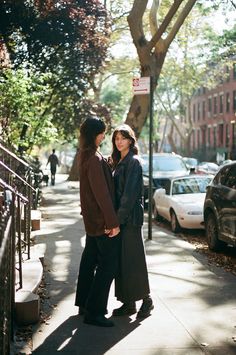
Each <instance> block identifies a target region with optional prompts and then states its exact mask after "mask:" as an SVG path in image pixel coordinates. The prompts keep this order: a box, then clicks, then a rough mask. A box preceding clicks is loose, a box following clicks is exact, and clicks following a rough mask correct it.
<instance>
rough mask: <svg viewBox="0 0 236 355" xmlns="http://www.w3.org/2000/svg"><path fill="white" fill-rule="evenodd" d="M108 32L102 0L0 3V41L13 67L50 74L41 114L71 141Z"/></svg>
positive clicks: (28, 71)
mask: <svg viewBox="0 0 236 355" xmlns="http://www.w3.org/2000/svg"><path fill="white" fill-rule="evenodd" d="M109 33H110V23H109V20H108V16H107V13H106V11H105V9H104V7H103V5H102V4H101V3H100V2H99V1H98V0H90V1H84V0H68V1H64V0H58V1H53V0H35V1H29V0H17V1H16V0H4V1H1V3H0V39H1V41H2V43H4V45H5V46H6V48H7V52H8V54H9V56H10V63H9V65H10V66H11V68H12V70H13V69H14V70H15V69H18V68H21V69H22V68H23V70H25V73H26V75H28V76H30V75H35V74H36V73H37V75H38V76H40V75H42V74H46V77H44V80H45V84H47V85H49V87H50V93H49V94H48V95H46V96H45V97H44V98H42V100H43V101H44V105H45V110H44V112H43V114H44V117H45V116H46V115H49V116H50V119H51V121H52V123H53V124H55V125H56V126H57V127H58V128H59V129H60V131H61V133H62V134H64V135H65V136H67V137H70V136H72V135H74V134H75V130H76V127H78V125H79V124H80V121H81V118H82V117H81V115H80V110H81V107H82V106H83V98H84V97H85V96H86V93H87V91H88V89H89V87H90V83H91V82H92V81H93V79H94V76H95V74H96V73H97V72H98V70H99V69H100V68H101V66H102V64H103V61H104V59H105V57H106V53H107V47H108V35H109ZM33 73H35V74H33ZM2 74H4V73H3V72H2ZM4 77H5V78H6V75H5V74H4ZM91 105H93V103H91ZM86 107H87V108H88V110H89V111H90V110H91V106H90V107H88V105H86ZM95 108H96V107H95ZM93 109H94V108H93ZM86 113H87V112H86ZM86 113H85V114H86ZM1 116H3V115H2V114H1ZM49 116H48V117H49ZM37 119H40V117H37Z"/></svg>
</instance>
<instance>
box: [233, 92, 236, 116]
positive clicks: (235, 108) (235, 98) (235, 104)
mask: <svg viewBox="0 0 236 355" xmlns="http://www.w3.org/2000/svg"><path fill="white" fill-rule="evenodd" d="M233 108H234V112H236V90H234V92H233Z"/></svg>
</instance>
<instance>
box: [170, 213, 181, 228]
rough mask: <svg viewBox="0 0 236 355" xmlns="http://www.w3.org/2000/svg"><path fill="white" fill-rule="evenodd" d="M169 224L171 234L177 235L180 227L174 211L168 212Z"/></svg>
mask: <svg viewBox="0 0 236 355" xmlns="http://www.w3.org/2000/svg"><path fill="white" fill-rule="evenodd" d="M170 224H171V230H172V232H173V233H178V232H179V231H180V225H179V222H178V219H177V216H176V214H175V212H174V211H171V212H170Z"/></svg>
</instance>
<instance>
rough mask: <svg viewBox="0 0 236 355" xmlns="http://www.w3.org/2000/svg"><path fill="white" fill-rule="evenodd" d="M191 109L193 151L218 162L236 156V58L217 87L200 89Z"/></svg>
mask: <svg viewBox="0 0 236 355" xmlns="http://www.w3.org/2000/svg"><path fill="white" fill-rule="evenodd" d="M209 75H210V74H209ZM190 112H191V119H192V124H193V132H192V135H191V140H190V148H191V151H192V155H194V156H199V158H200V159H201V160H216V161H218V162H219V161H220V160H224V159H235V160H236V62H235V63H233V64H232V65H230V66H226V67H225V73H224V75H223V79H221V81H220V83H219V84H218V85H217V86H216V87H215V88H213V89H207V88H205V87H202V88H200V89H199V90H198V91H197V93H196V94H195V95H194V97H193V98H192V100H191V103H190Z"/></svg>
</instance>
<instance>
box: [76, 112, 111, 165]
mask: <svg viewBox="0 0 236 355" xmlns="http://www.w3.org/2000/svg"><path fill="white" fill-rule="evenodd" d="M105 130H106V125H105V123H104V122H103V121H102V120H101V119H100V118H98V117H89V118H87V119H86V120H85V121H84V122H83V123H82V124H81V126H80V144H79V165H81V164H83V163H84V162H85V161H86V160H87V159H88V158H89V156H90V155H91V154H93V153H94V152H95V151H96V150H97V146H96V143H95V140H96V137H97V136H98V135H99V134H100V133H103V132H105Z"/></svg>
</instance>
